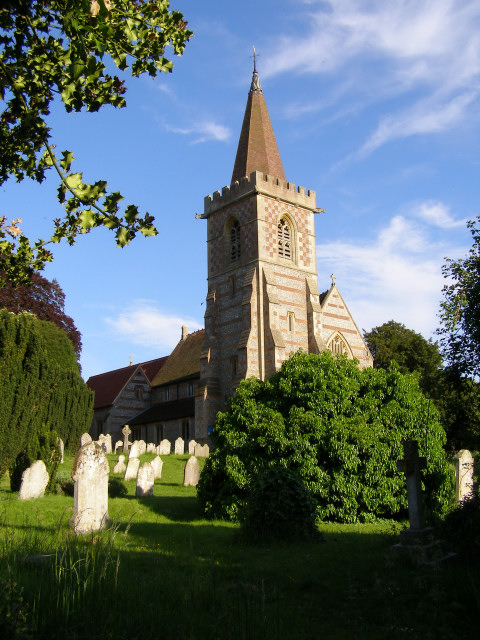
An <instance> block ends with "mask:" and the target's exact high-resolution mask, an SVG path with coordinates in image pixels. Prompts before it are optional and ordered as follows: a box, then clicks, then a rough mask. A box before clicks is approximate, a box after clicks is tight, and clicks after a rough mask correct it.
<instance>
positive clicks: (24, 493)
mask: <svg viewBox="0 0 480 640" xmlns="http://www.w3.org/2000/svg"><path fill="white" fill-rule="evenodd" d="M48 479H49V476H48V471H47V467H46V466H45V463H44V462H43V460H37V461H36V462H34V463H33V464H32V465H30V467H28V469H25V471H24V472H23V473H22V481H21V485H20V491H19V492H18V498H19V500H30V499H31V498H41V497H42V496H43V494H44V493H45V489H46V486H47V484H48Z"/></svg>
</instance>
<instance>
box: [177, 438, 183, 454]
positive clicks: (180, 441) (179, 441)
mask: <svg viewBox="0 0 480 640" xmlns="http://www.w3.org/2000/svg"><path fill="white" fill-rule="evenodd" d="M184 453H185V442H184V441H183V438H177V439H176V440H175V455H176V456H183V454H184Z"/></svg>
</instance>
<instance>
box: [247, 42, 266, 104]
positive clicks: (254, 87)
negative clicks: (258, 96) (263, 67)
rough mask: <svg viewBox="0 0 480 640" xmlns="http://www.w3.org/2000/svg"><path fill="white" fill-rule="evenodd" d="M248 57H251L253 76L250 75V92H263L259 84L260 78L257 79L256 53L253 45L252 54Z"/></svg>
mask: <svg viewBox="0 0 480 640" xmlns="http://www.w3.org/2000/svg"><path fill="white" fill-rule="evenodd" d="M250 57H251V58H253V76H252V84H251V86H250V93H263V91H262V87H261V86H260V80H259V79H258V72H257V58H258V54H257V52H256V51H255V47H253V56H250Z"/></svg>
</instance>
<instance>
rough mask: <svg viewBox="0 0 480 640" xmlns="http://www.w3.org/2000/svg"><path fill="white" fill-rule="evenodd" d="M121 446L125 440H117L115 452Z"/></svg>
mask: <svg viewBox="0 0 480 640" xmlns="http://www.w3.org/2000/svg"><path fill="white" fill-rule="evenodd" d="M120 447H123V440H117V441H116V443H115V453H117V449H120Z"/></svg>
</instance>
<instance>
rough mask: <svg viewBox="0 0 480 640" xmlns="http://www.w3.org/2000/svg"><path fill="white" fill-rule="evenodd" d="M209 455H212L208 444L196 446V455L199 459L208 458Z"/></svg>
mask: <svg viewBox="0 0 480 640" xmlns="http://www.w3.org/2000/svg"><path fill="white" fill-rule="evenodd" d="M209 454H210V448H209V446H208V444H204V445H201V444H198V443H197V444H196V445H195V449H194V455H195V456H196V457H197V458H208V456H209Z"/></svg>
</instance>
